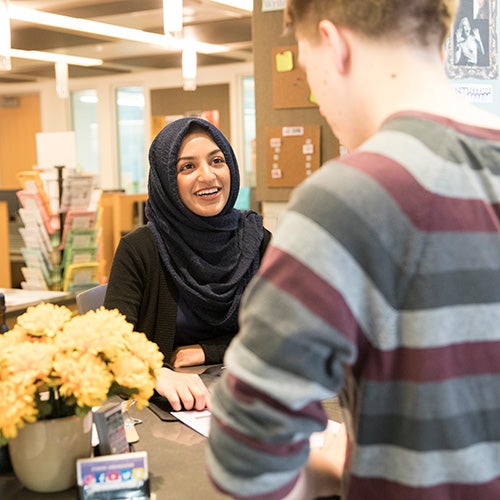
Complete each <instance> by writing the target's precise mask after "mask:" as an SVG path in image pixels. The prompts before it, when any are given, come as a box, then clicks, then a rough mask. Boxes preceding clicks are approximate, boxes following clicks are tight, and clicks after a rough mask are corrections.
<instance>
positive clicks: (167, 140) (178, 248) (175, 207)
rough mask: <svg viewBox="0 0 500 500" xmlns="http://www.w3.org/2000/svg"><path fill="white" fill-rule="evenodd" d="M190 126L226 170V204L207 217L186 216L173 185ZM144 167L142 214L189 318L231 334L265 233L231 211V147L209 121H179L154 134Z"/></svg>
mask: <svg viewBox="0 0 500 500" xmlns="http://www.w3.org/2000/svg"><path fill="white" fill-rule="evenodd" d="M193 127H195V129H196V127H197V128H198V129H199V127H201V128H202V129H204V130H206V131H207V132H208V134H209V135H210V136H211V137H212V139H213V140H214V142H215V143H216V144H217V146H218V147H219V148H220V150H221V151H222V153H223V155H224V158H225V160H226V163H227V165H228V167H229V171H230V193H229V197H228V200H227V203H226V206H225V207H224V208H223V210H222V211H221V212H220V213H219V214H218V215H215V216H211V217H201V216H199V215H196V214H194V213H193V212H191V210H189V209H188V208H187V207H186V205H184V203H183V202H182V200H181V198H180V195H179V190H178V186H177V160H178V155H179V150H180V147H181V143H182V141H183V139H184V138H185V137H186V136H187V135H188V134H189V133H190V131H191V130H192V128H193ZM149 164H150V171H149V179H148V201H147V203H146V212H145V214H146V217H147V220H148V227H149V228H150V229H151V231H152V233H153V235H154V237H155V240H156V244H157V247H158V250H159V252H160V256H161V258H162V260H163V262H164V264H165V266H166V268H167V270H168V272H169V273H170V274H171V276H172V278H173V280H174V282H175V284H176V286H177V289H178V290H179V293H180V294H181V295H182V297H183V299H184V301H185V302H186V303H187V305H188V307H189V309H190V311H191V312H192V314H194V315H195V316H196V317H197V318H199V319H200V320H201V321H203V322H204V323H206V324H207V326H208V325H210V326H212V327H216V328H217V329H220V334H221V335H223V334H227V333H234V332H236V331H237V330H238V310H239V305H240V299H241V295H242V294H243V292H244V290H245V287H246V286H247V284H248V283H249V281H250V280H251V279H252V277H253V276H254V274H255V273H256V272H257V269H258V267H259V264H260V251H259V250H260V244H261V241H262V238H263V234H264V229H263V226H262V217H261V216H260V215H259V214H258V213H256V212H254V211H251V210H250V211H240V210H237V209H235V208H234V204H235V202H236V198H237V196H238V191H239V187H240V175H239V170H238V163H237V161H236V157H235V155H234V152H233V149H232V147H231V145H230V144H229V142H228V140H227V139H226V138H225V137H224V135H223V134H222V133H221V132H220V130H218V129H217V128H216V127H215V126H214V125H212V124H211V123H210V122H208V121H206V120H203V119H201V118H195V117H188V118H181V119H179V120H176V121H175V122H172V123H170V124H168V125H167V126H165V127H164V128H163V129H162V130H161V131H160V132H159V134H158V135H157V136H156V138H155V139H154V141H153V143H152V144H151V148H150V150H149Z"/></svg>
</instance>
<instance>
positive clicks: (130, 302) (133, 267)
mask: <svg viewBox="0 0 500 500" xmlns="http://www.w3.org/2000/svg"><path fill="white" fill-rule="evenodd" d="M146 271H147V263H146V262H145V260H144V259H143V258H141V256H140V254H139V253H138V252H137V251H136V248H135V246H134V245H133V243H131V242H130V239H127V238H126V237H125V238H122V239H121V240H120V243H119V244H118V247H117V249H116V252H115V255H114V257H113V264H112V266H111V271H110V274H109V280H108V287H107V290H106V297H105V299H104V307H106V308H108V309H115V308H116V309H118V310H119V311H120V312H121V313H122V314H123V315H125V316H126V318H127V321H129V322H130V323H132V324H133V325H134V327H137V325H138V322H139V319H140V318H139V314H140V308H141V302H142V297H143V295H144V289H145V286H146V285H145V278H146V277H147V276H148V274H147V272H146Z"/></svg>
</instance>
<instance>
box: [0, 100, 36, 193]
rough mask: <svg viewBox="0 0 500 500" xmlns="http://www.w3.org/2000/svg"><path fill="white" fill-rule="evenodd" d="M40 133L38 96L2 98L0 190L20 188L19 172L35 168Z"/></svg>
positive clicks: (0, 110) (0, 106)
mask: <svg viewBox="0 0 500 500" xmlns="http://www.w3.org/2000/svg"><path fill="white" fill-rule="evenodd" d="M40 131H41V114H40V97H39V95H38V94H27V95H20V96H16V97H15V98H14V97H8V96H6V97H0V188H1V189H19V188H20V187H21V186H20V184H19V181H18V180H17V173H18V172H20V171H22V170H31V169H32V168H33V166H34V165H36V163H37V154H36V133H37V132H40Z"/></svg>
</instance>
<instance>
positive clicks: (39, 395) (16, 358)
mask: <svg viewBox="0 0 500 500" xmlns="http://www.w3.org/2000/svg"><path fill="white" fill-rule="evenodd" d="M162 361H163V355H162V354H161V353H160V351H159V349H158V346H157V345H156V344H155V343H153V342H150V341H149V340H148V339H147V338H146V336H145V335H144V334H143V333H138V332H134V331H133V326H132V325H131V324H130V323H128V322H127V321H126V318H125V316H123V315H122V314H120V313H119V312H118V311H117V310H113V311H109V310H106V309H104V308H100V309H99V310H97V311H89V312H88V313H86V314H84V315H81V316H73V314H72V313H71V311H70V310H69V309H68V308H66V307H64V306H56V305H54V304H40V305H38V306H34V307H30V308H28V310H27V312H26V313H25V314H23V315H21V316H19V318H18V321H17V323H16V325H15V326H14V328H13V329H12V330H11V331H9V332H7V333H6V334H4V335H2V336H0V444H3V443H5V442H6V441H7V440H8V439H11V438H13V437H15V436H16V435H17V432H18V430H19V429H20V428H21V427H22V426H24V424H25V423H27V422H34V421H36V420H37V418H53V417H55V416H58V415H61V414H64V415H68V414H74V413H75V412H78V413H79V414H80V415H82V414H85V412H87V411H90V408H91V407H92V406H99V405H102V404H103V403H104V402H105V401H106V399H107V398H108V397H109V396H111V395H113V394H116V393H122V392H123V393H124V394H126V395H128V396H130V397H131V398H132V399H135V400H136V401H137V405H138V406H139V407H143V406H145V405H147V403H148V399H149V398H150V397H151V395H152V394H153V390H154V386H155V382H156V378H155V373H156V371H157V370H158V369H159V368H160V367H161V365H162ZM56 407H57V410H56ZM56 412H60V413H56Z"/></svg>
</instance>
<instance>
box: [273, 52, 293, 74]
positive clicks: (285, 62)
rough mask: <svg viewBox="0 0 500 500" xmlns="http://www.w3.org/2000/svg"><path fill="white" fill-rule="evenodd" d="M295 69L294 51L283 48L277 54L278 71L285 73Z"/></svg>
mask: <svg viewBox="0 0 500 500" xmlns="http://www.w3.org/2000/svg"><path fill="white" fill-rule="evenodd" d="M292 69H293V52H292V51H291V50H283V51H281V52H278V53H277V54H276V71H278V72H279V73H284V72H285V71H292Z"/></svg>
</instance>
